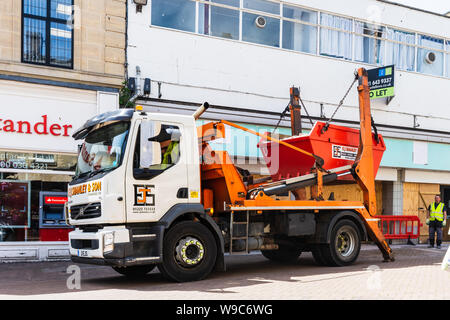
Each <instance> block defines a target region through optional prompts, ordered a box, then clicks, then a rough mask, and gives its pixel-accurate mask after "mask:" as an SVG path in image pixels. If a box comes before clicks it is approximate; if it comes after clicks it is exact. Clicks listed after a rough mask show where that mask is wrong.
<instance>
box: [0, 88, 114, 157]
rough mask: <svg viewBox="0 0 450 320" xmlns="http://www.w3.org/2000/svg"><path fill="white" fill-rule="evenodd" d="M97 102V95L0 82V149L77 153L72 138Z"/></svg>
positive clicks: (94, 110) (94, 113)
mask: <svg viewBox="0 0 450 320" xmlns="http://www.w3.org/2000/svg"><path fill="white" fill-rule="evenodd" d="M99 100H100V99H98V93H97V92H96V91H89V90H79V89H70V88H63V87H53V86H44V85H36V84H28V83H21V82H13V81H0V149H4V150H26V151H41V152H63V153H76V152H77V144H78V142H76V141H75V140H74V139H73V138H72V134H73V132H74V130H76V129H78V128H79V127H81V126H82V125H83V124H84V123H85V122H86V120H88V119H89V118H91V117H93V116H95V115H96V114H97V113H98V110H99V105H98V101H99ZM116 107H117V106H115V105H113V106H111V107H110V108H109V110H113V109H115V108H116ZM101 109H102V112H104V111H109V110H105V109H107V108H105V107H104V106H102V108H101Z"/></svg>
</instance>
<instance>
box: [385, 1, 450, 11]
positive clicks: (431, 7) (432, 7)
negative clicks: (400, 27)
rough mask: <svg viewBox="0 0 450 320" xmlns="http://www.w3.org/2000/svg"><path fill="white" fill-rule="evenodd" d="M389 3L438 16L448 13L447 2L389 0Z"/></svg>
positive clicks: (448, 2) (448, 4)
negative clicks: (430, 12) (437, 14)
mask: <svg viewBox="0 0 450 320" xmlns="http://www.w3.org/2000/svg"><path fill="white" fill-rule="evenodd" d="M390 1H392V2H397V3H400V4H404V5H406V6H410V7H415V8H419V9H423V10H427V11H432V12H436V13H440V14H445V13H447V12H449V11H450V1H449V0H390Z"/></svg>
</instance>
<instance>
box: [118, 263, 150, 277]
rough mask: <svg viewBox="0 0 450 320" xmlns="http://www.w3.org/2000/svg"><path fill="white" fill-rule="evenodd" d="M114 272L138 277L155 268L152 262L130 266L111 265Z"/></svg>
mask: <svg viewBox="0 0 450 320" xmlns="http://www.w3.org/2000/svg"><path fill="white" fill-rule="evenodd" d="M112 268H113V269H114V270H115V271H116V272H118V273H120V274H122V275H124V276H127V277H130V278H138V277H142V276H145V275H146V274H147V273H149V272H150V271H152V270H153V269H154V268H155V265H154V264H149V265H143V266H130V267H112Z"/></svg>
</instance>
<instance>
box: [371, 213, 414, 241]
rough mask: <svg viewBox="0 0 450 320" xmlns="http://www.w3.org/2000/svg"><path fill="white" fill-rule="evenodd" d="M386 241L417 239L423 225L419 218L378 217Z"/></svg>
mask: <svg viewBox="0 0 450 320" xmlns="http://www.w3.org/2000/svg"><path fill="white" fill-rule="evenodd" d="M376 218H378V219H380V222H379V226H380V230H381V232H382V233H383V235H384V237H385V238H386V239H417V238H419V235H420V227H421V226H422V225H423V224H422V223H421V222H420V219H419V217H417V216H384V215H383V216H376Z"/></svg>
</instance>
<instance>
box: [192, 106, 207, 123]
mask: <svg viewBox="0 0 450 320" xmlns="http://www.w3.org/2000/svg"><path fill="white" fill-rule="evenodd" d="M208 108H209V103H208V102H204V103H203V104H202V105H201V106H200V107H198V109H197V110H196V111H195V112H194V114H193V115H192V116H193V117H194V119H195V120H198V118H200V117H201V115H202V114H203V113H204V112H205V111H206V110H208Z"/></svg>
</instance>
